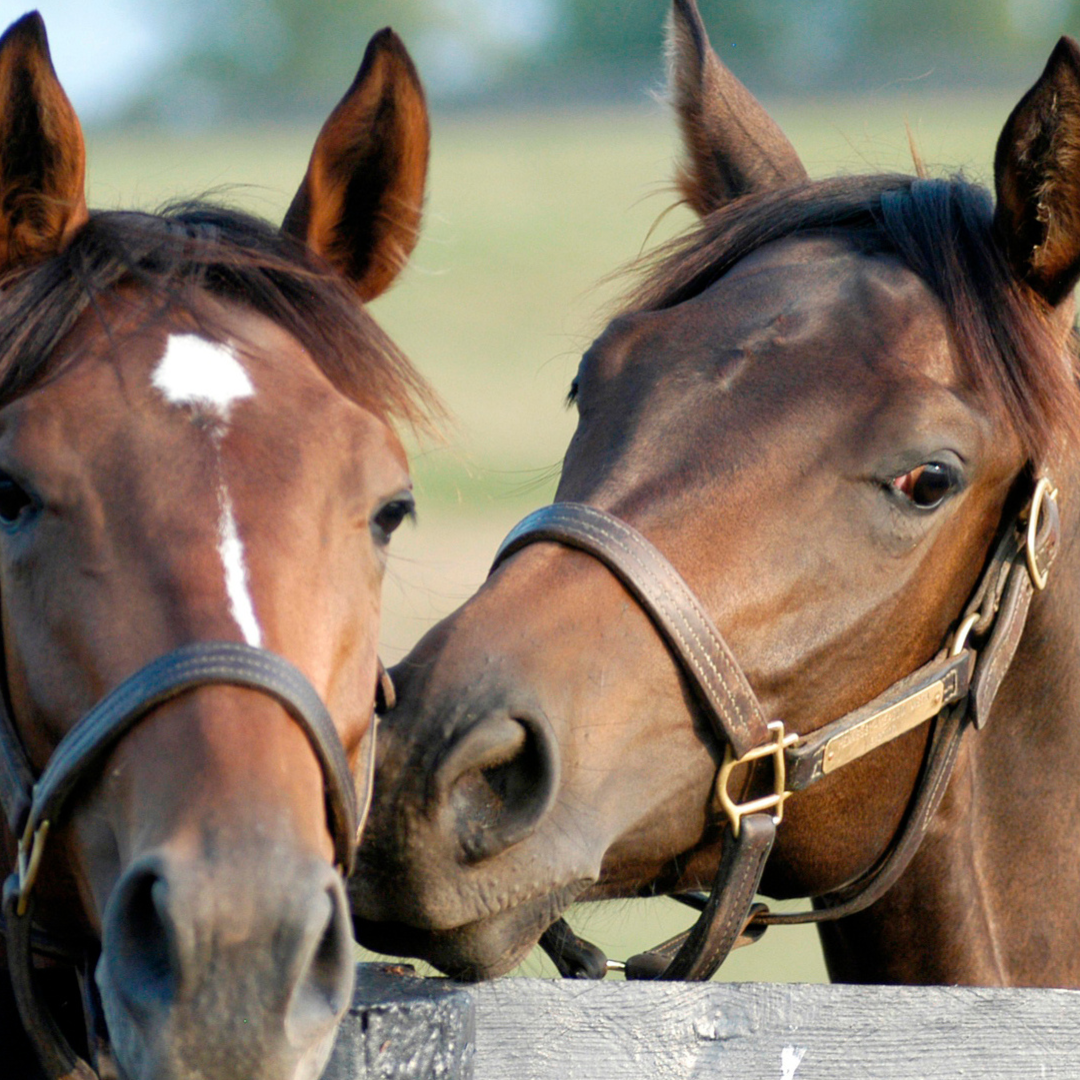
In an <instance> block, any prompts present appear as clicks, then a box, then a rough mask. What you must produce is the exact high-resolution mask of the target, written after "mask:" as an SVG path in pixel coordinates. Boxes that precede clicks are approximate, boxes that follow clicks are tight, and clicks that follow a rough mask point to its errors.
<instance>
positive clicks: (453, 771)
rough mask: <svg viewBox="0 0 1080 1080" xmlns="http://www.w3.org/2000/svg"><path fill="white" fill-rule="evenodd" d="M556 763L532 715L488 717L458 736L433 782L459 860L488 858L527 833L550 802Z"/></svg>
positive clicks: (543, 729)
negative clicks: (449, 819)
mask: <svg viewBox="0 0 1080 1080" xmlns="http://www.w3.org/2000/svg"><path fill="white" fill-rule="evenodd" d="M557 761H558V758H557V755H556V754H555V753H554V748H553V739H552V737H551V735H550V733H549V732H548V730H547V727H546V725H543V724H541V723H539V722H538V721H535V720H532V719H525V718H512V717H492V718H489V719H486V720H482V721H481V722H480V723H479V724H477V725H475V726H474V727H473V728H471V729H470V730H469V731H468V732H466V733H465V735H463V736H462V738H461V739H460V740H459V742H458V743H457V744H456V745H455V746H454V747H453V749H452V750H451V751H450V753H449V754H448V755H447V757H446V759H445V760H444V762H443V764H442V766H441V767H440V769H439V775H438V778H437V783H438V799H439V804H440V807H441V808H442V809H443V810H444V812H445V811H447V810H448V811H449V813H450V815H451V830H452V832H453V834H454V835H455V836H456V839H457V841H458V843H459V844H460V847H461V852H462V855H463V858H464V861H466V862H479V861H480V860H482V859H489V858H491V857H492V856H494V855H497V854H499V853H500V852H501V851H504V850H506V849H507V848H509V847H511V846H513V845H514V844H517V843H519V842H520V841H522V840H524V839H525V838H526V837H527V836H529V835H530V834H531V833H532V832H533V830H534V829H535V828H536V825H537V823H538V822H539V821H540V819H541V818H542V817H543V816H544V815H545V814H546V813H547V811H548V810H549V809H550V807H551V804H552V802H553V800H554V797H555V791H556V788H557V769H558V765H557Z"/></svg>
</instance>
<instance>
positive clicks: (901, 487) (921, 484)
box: [892, 461, 956, 510]
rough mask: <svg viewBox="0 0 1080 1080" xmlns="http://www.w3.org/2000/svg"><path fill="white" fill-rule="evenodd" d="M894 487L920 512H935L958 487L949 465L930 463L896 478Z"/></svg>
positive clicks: (893, 483)
mask: <svg viewBox="0 0 1080 1080" xmlns="http://www.w3.org/2000/svg"><path fill="white" fill-rule="evenodd" d="M892 486H893V488H894V490H896V491H898V492H899V493H900V494H901V495H904V496H905V497H906V498H908V499H910V500H911V502H912V503H913V504H914V505H915V506H917V507H918V508H919V509H920V510H933V509H934V508H935V507H937V506H940V505H941V504H942V503H943V502H944V501H945V497H946V496H947V495H948V494H949V493H950V492H951V491H952V490H953V488H954V487H955V486H956V477H955V474H954V472H953V470H952V469H951V468H949V466H948V465H942V464H941V463H940V462H937V461H930V462H927V464H925V465H920V466H919V467H918V468H917V469H912V470H911V472H906V473H904V475H903V476H898V477H896V479H894V480H893V482H892Z"/></svg>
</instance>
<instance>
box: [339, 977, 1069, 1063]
mask: <svg viewBox="0 0 1080 1080" xmlns="http://www.w3.org/2000/svg"><path fill="white" fill-rule="evenodd" d="M376 982H377V985H375V983H373V982H372V978H371V976H370V975H364V974H363V973H362V974H361V978H360V989H359V990H358V999H357V1000H358V1002H359V1003H360V1005H359V1008H358V1009H354V1010H353V1013H352V1014H350V1016H349V1017H348V1018H347V1019H346V1022H345V1024H344V1026H343V1032H342V1036H341V1037H340V1038H339V1042H338V1047H337V1049H336V1050H335V1058H334V1063H333V1069H332V1071H331V1072H330V1073H329V1074H328V1076H329V1077H330V1080H374V1078H376V1077H377V1078H379V1080H427V1078H431V1080H622V1078H626V1080H684V1078H691V1077H709V1078H728V1077H731V1078H735V1080H841V1078H843V1080H848V1078H864V1077H866V1078H873V1080H956V1078H979V1080H983V1078H994V1080H997V1078H1001V1080H1011V1078H1013V1077H1015V1078H1017V1080H1020V1078H1023V1080H1028V1078H1031V1077H1037V1078H1040V1080H1042V1078H1060V1080H1078V1078H1080V991H1071V990H996V989H971V988H947V987H882V986H869V987H858V986H819V985H814V986H798V985H780V984H767V983H753V984H751V983H746V984H733V983H706V984H697V985H686V984H676V983H621V982H614V983H580V982H556V981H548V980H541V979H506V980H502V981H499V982H494V983H489V984H485V985H481V986H460V985H457V984H453V983H449V982H446V981H444V980H419V979H416V978H410V977H408V976H404V977H403V976H385V975H383V976H380V977H379V979H378V980H376ZM428 1000H430V1001H431V1002H433V1003H434V1004H432V1005H430V1006H428V1005H424V1004H422V1003H423V1002H424V1001H428ZM380 1002H381V1003H380ZM364 1010H367V1012H366V1013H365V1012H364ZM372 1010H376V1011H378V1010H381V1012H379V1017H378V1019H375V1020H373V1019H372V1017H373V1016H374V1013H373V1012H372ZM436 1014H437V1015H436ZM361 1027H363V1030H360V1028H361ZM343 1047H347V1051H343ZM334 1070H336V1071H334Z"/></svg>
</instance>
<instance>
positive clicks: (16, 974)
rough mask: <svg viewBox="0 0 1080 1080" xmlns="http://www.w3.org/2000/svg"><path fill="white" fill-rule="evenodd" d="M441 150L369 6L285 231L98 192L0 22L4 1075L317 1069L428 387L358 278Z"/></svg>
mask: <svg viewBox="0 0 1080 1080" xmlns="http://www.w3.org/2000/svg"><path fill="white" fill-rule="evenodd" d="M428 144H429V135H428V122H427V113H426V108H425V104H424V96H423V92H422V89H421V87H420V84H419V82H418V80H417V76H416V73H415V70H414V68H413V65H412V63H411V61H410V59H409V57H408V55H407V53H406V52H405V49H404V47H403V45H402V44H401V42H400V41H399V40H398V38H397V37H396V36H395V35H394V34H393V33H392V32H390V31H389V30H384V31H382V32H381V33H379V34H378V35H376V36H375V37H374V38H373V39H372V41H371V43H370V44H369V46H368V50H367V53H366V55H365V57H364V59H363V63H362V66H361V67H360V70H359V73H358V75H357V77H356V80H355V82H354V83H353V85H352V87H351V88H350V89H349V91H348V93H347V94H346V95H345V96H344V98H343V99H342V100H341V102H340V103H339V104H338V106H337V107H336V109H335V110H334V111H333V113H332V114H331V116H330V117H329V119H328V120H327V122H326V124H325V125H324V126H323V129H322V131H321V133H320V135H319V137H318V140H317V141H316V143H315V147H314V151H313V153H312V156H311V160H310V164H309V167H308V171H307V174H306V176H305V178H304V180H303V183H302V185H301V187H300V189H299V192H298V193H297V195H296V197H295V199H294V201H293V203H292V205H291V207H290V209H289V211H288V213H287V215H286V218H285V221H284V224H283V225H282V227H281V228H280V229H278V228H277V227H272V226H270V225H269V224H267V223H264V222H262V221H259V220H256V219H253V218H249V217H248V216H246V215H243V214H240V213H239V212H235V211H231V210H228V209H224V208H221V207H216V206H212V205H208V204H204V203H192V204H185V205H182V206H178V207H175V208H173V209H172V210H170V211H167V212H165V213H163V214H161V215H150V214H141V213H126V212H105V211H92V212H91V211H88V210H87V208H86V205H85V201H84V196H83V172H84V150H83V140H82V134H81V131H80V128H79V123H78V121H77V119H76V116H75V114H74V112H73V110H72V108H71V105H70V103H69V102H68V99H67V97H66V96H65V94H64V92H63V90H62V89H61V86H60V84H59V82H58V81H57V79H56V75H55V73H54V71H53V67H52V63H51V60H50V57H49V52H48V44H47V41H46V37H45V30H44V26H43V24H42V21H41V19H40V18H39V17H38V16H37V15H36V14H33V15H28V16H26V17H25V18H23V19H21V20H20V21H18V22H17V23H15V24H14V25H13V26H12V27H11V28H10V29H9V30H8V31H7V33H6V34H5V35H4V36H3V38H2V39H0V612H2V630H3V667H2V671H3V680H2V684H3V709H2V710H0V713H2V715H0V803H2V806H3V809H4V811H5V814H4V817H5V820H4V822H3V823H2V824H0V841H2V842H0V869H2V871H3V876H4V877H5V878H7V877H8V876H9V875H11V876H10V879H9V881H8V884H7V886H6V887H5V902H4V936H3V937H2V938H0V967H3V968H5V969H6V970H5V974H4V976H3V979H2V984H3V985H2V986H0V1073H2V1074H3V1075H4V1076H5V1077H13V1078H17V1080H25V1078H30V1077H35V1076H37V1075H39V1066H38V1065H37V1064H35V1063H34V1062H33V1057H34V1056H35V1054H36V1056H37V1057H38V1058H39V1059H40V1074H43V1075H45V1076H47V1077H49V1078H50V1080H55V1078H57V1077H61V1076H63V1077H78V1078H80V1080H84V1078H87V1077H90V1076H92V1075H94V1073H96V1074H97V1075H100V1076H101V1077H102V1078H106V1077H118V1076H119V1077H123V1078H125V1080H195V1078H199V1080H213V1078H219V1080H314V1078H315V1077H317V1076H318V1075H319V1073H320V1072H321V1071H322V1068H323V1065H324V1064H325V1061H326V1058H327V1056H328V1054H329V1052H330V1049H331V1046H332V1043H333V1038H334V1033H335V1030H336V1027H337V1023H338V1021H339V1020H340V1018H341V1016H342V1015H343V1013H344V1011H345V1009H346V1008H347V1006H348V1003H349V1000H350V994H351V987H352V981H353V972H354V967H355V965H354V957H353V943H352V939H351V934H350V927H349V918H348V909H347V904H346V896H345V891H344V886H343V879H342V871H343V870H347V869H348V868H349V866H350V864H351V862H352V860H353V852H354V850H355V844H356V837H357V830H358V827H359V825H360V824H361V823H362V820H363V811H362V809H361V808H362V806H363V802H364V798H365V795H366V793H367V781H366V771H365V770H366V764H365V762H366V756H367V755H366V751H365V749H364V747H365V745H368V744H370V741H371V740H370V738H368V733H369V728H370V723H371V716H372V708H373V701H374V697H375V688H376V683H377V671H378V660H377V655H376V649H377V638H378V622H379V606H380V584H381V579H382V574H383V566H384V563H385V560H386V551H387V543H388V541H389V538H390V534H391V533H392V532H393V531H394V528H395V527H396V526H397V525H398V524H399V522H400V521H401V520H402V518H403V517H404V516H406V515H407V514H408V513H409V512H410V510H411V506H412V497H411V495H410V493H409V487H410V480H409V474H408V470H407V464H406V460H405V454H404V452H403V449H402V445H401V443H400V442H399V439H398V437H397V435H396V434H395V431H394V425H395V424H396V423H399V422H405V423H413V422H420V423H422V422H424V418H425V416H427V415H428V414H429V406H430V404H431V399H430V396H429V393H428V391H427V390H426V389H425V387H424V384H423V382H422V380H421V379H420V378H419V376H418V375H417V374H415V373H414V371H413V369H412V368H411V367H410V366H409V364H408V362H407V361H406V360H405V358H404V357H403V356H402V355H401V354H400V353H399V352H398V351H397V349H396V348H395V347H394V346H393V344H392V343H391V342H390V341H389V340H388V339H387V338H386V336H385V335H384V334H383V333H382V332H381V331H380V330H379V328H378V327H377V326H376V324H375V322H374V321H373V319H372V318H371V316H370V315H369V314H368V313H367V312H366V310H365V308H364V306H363V302H364V301H367V300H370V299H372V298H374V297H376V296H378V295H379V294H380V293H381V292H383V290H385V289H386V288H387V287H388V285H389V284H390V283H391V281H392V280H393V279H394V277H395V276H396V275H397V273H398V271H399V270H400V269H401V267H402V265H403V264H404V262H405V260H406V258H407V257H408V254H409V253H410V251H411V250H412V247H413V245H414V243H415V241H416V236H417V229H418V225H419V220H420V207H421V202H422V198H423V189H424V184H425V175H426V169H427V156H428ZM34 778H37V784H36V785H35V786H34V787H33V788H32V789H31V787H30V784H31V781H32V780H33V779H34ZM17 842H18V846H19V851H18V855H17V853H16V843H17ZM31 920H32V927H31ZM75 967H77V968H78V969H79V971H78V980H76V978H75V976H74V975H73V974H72V971H73V968H75ZM31 968H33V969H34V970H31ZM8 974H10V977H11V978H10V985H9V979H8ZM80 984H81V985H80ZM12 987H14V988H15V989H14V991H13V989H12ZM80 999H83V1000H84V1001H85V1006H83V1004H82V1003H81V1000H80ZM16 1004H17V1006H18V1010H16ZM84 1008H85V1018H84V1015H83V1014H84ZM84 1019H85V1024H86V1027H87V1028H88V1031H86V1030H81V1031H80V1030H79V1029H82V1028H83V1027H84ZM24 1029H25V1031H24ZM26 1033H28V1034H29V1035H31V1036H32V1037H33V1040H34V1042H35V1043H36V1044H37V1046H36V1051H32V1050H31V1047H30V1042H29V1041H28V1040H27V1039H26V1038H25V1037H24V1036H25V1034H26ZM77 1054H78V1055H79V1056H78V1057H77V1056H76V1055H77ZM86 1054H89V1056H90V1059H91V1061H93V1063H94V1064H93V1070H94V1073H92V1072H91V1066H90V1065H88V1064H87V1062H86V1061H85V1060H84V1057H83V1056H82V1055H86Z"/></svg>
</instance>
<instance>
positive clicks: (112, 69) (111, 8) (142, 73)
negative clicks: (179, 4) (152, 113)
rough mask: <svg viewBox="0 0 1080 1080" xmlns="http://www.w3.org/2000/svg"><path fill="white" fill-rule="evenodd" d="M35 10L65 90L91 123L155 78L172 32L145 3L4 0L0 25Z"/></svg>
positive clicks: (134, 0)
mask: <svg viewBox="0 0 1080 1080" xmlns="http://www.w3.org/2000/svg"><path fill="white" fill-rule="evenodd" d="M34 7H36V8H37V10H38V11H40V12H41V14H42V15H43V16H44V18H45V26H46V28H47V30H48V33H49V47H50V49H51V51H52V56H53V65H54V66H55V67H56V70H57V72H58V73H59V74H60V79H61V82H63V84H64V89H65V90H67V93H68V96H69V97H70V98H71V100H72V102H73V103H74V105H75V110H76V112H78V113H79V115H80V117H81V118H82V119H84V120H86V121H88V122H91V123H93V122H95V121H100V120H104V119H106V118H107V117H108V116H109V115H111V114H112V113H113V112H115V111H116V110H117V109H119V108H120V107H122V106H123V104H125V103H126V102H127V101H128V100H130V98H131V97H132V96H133V95H134V94H135V93H136V91H137V90H139V89H141V87H143V86H144V85H145V84H146V83H147V81H148V80H150V79H152V78H153V73H154V69H155V67H156V66H158V65H159V64H160V63H161V62H162V61H163V60H164V58H165V55H166V48H167V44H166V43H167V42H169V40H170V37H169V31H170V30H171V29H173V28H172V27H171V26H170V25H169V24H168V22H167V21H166V17H165V16H164V15H163V14H161V13H160V9H157V10H158V11H159V14H157V15H156V16H155V14H154V11H155V8H156V5H154V4H152V3H147V2H146V0H142V2H139V0H37V3H36V4H34V3H32V2H31V3H27V2H24V0H0V26H3V27H6V26H7V25H8V24H9V23H11V22H14V21H15V20H16V19H17V18H19V17H20V16H21V15H24V14H26V12H27V11H32V10H33V9H34Z"/></svg>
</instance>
